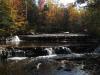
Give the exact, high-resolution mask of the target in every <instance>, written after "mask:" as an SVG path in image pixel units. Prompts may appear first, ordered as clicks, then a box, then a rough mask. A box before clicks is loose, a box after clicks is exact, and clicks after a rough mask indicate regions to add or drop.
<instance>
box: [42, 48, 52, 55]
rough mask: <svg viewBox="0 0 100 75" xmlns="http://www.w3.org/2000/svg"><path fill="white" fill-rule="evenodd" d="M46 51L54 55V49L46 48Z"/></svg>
mask: <svg viewBox="0 0 100 75" xmlns="http://www.w3.org/2000/svg"><path fill="white" fill-rule="evenodd" d="M44 50H46V51H47V52H48V55H52V54H53V49H52V48H45V49H44Z"/></svg>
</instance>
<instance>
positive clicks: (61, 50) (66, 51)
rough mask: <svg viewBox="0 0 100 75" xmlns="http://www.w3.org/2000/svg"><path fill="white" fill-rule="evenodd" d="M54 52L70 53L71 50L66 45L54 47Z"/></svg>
mask: <svg viewBox="0 0 100 75" xmlns="http://www.w3.org/2000/svg"><path fill="white" fill-rule="evenodd" d="M54 51H55V54H71V53H72V52H71V50H70V49H69V48H67V47H58V48H55V50H54Z"/></svg>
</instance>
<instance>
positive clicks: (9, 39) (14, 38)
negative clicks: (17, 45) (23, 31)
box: [6, 35, 21, 42]
mask: <svg viewBox="0 0 100 75" xmlns="http://www.w3.org/2000/svg"><path fill="white" fill-rule="evenodd" d="M6 41H7V42H19V41H21V40H20V38H19V37H18V36H17V35H16V36H13V37H11V38H10V37H9V38H7V39H6Z"/></svg>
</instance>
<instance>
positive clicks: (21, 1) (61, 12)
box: [0, 0, 100, 36]
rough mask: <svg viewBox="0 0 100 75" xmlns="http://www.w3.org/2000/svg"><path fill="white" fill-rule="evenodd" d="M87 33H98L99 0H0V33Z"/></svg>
mask: <svg viewBox="0 0 100 75" xmlns="http://www.w3.org/2000/svg"><path fill="white" fill-rule="evenodd" d="M58 1H59V0H58ZM31 32H32V33H35V34H36V33H62V32H70V33H89V34H92V35H97V36H100V33H99V32H100V0H76V1H75V2H74V3H69V4H67V6H64V5H63V3H62V4H59V3H57V0H56V2H54V0H0V36H8V35H23V34H31Z"/></svg>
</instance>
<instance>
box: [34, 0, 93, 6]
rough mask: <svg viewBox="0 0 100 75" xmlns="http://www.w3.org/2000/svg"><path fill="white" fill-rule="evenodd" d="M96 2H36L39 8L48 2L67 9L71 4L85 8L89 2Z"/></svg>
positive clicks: (85, 0) (67, 0) (38, 0)
mask: <svg viewBox="0 0 100 75" xmlns="http://www.w3.org/2000/svg"><path fill="white" fill-rule="evenodd" d="M93 1H94V0H35V2H36V5H37V6H41V5H44V4H48V2H52V4H55V5H57V6H58V7H61V8H67V7H68V6H70V4H73V5H75V6H76V7H80V8H81V7H85V6H87V4H88V3H89V2H92V3H93Z"/></svg>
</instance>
